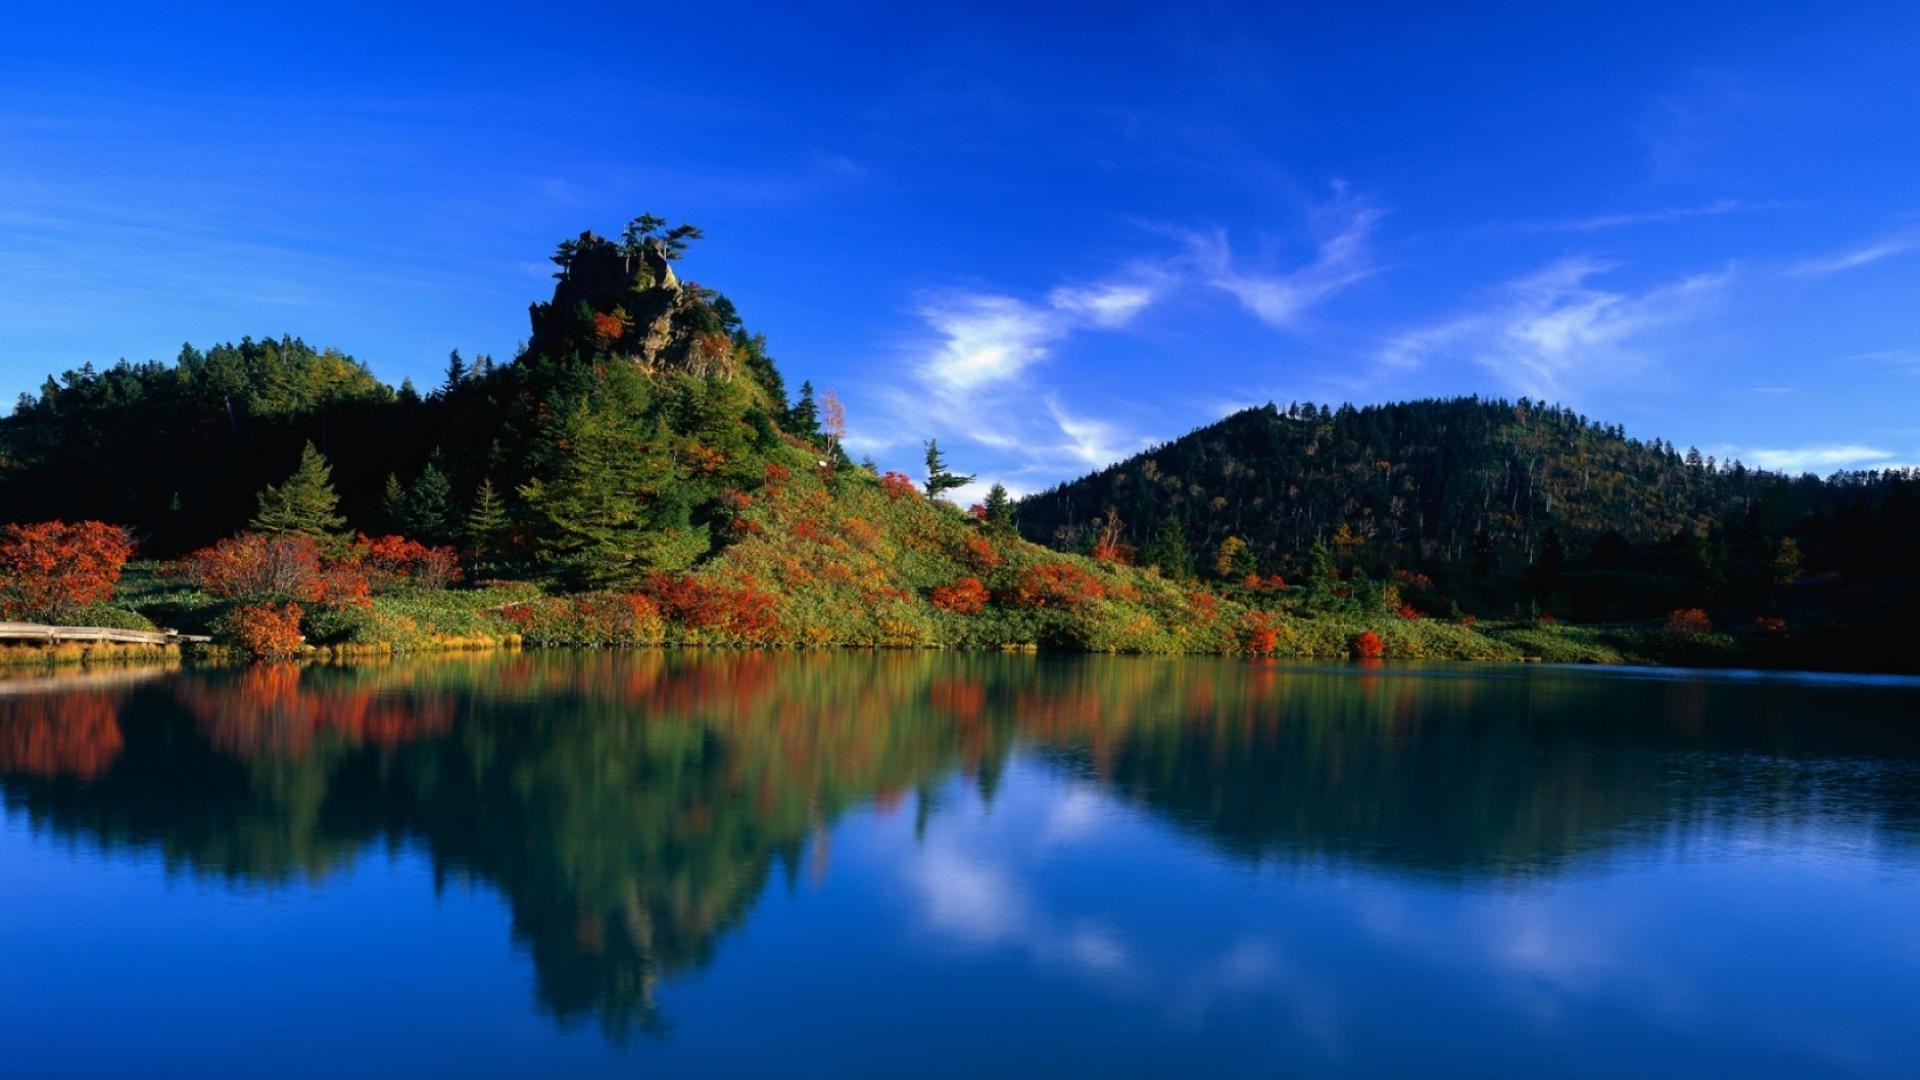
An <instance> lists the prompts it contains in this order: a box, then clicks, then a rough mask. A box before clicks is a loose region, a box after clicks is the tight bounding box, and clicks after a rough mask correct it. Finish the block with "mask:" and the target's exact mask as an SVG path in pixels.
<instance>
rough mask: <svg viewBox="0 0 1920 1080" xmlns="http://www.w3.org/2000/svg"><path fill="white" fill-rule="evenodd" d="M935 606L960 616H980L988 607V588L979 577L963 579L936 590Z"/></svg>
mask: <svg viewBox="0 0 1920 1080" xmlns="http://www.w3.org/2000/svg"><path fill="white" fill-rule="evenodd" d="M932 600H933V606H934V607H937V608H939V609H940V610H942V611H951V612H955V613H956V614H960V615H978V614H979V613H980V612H982V611H984V610H986V607H987V587H986V586H985V585H983V584H981V582H980V579H979V578H977V577H963V578H961V579H959V580H958V581H955V582H954V583H953V584H951V585H940V586H937V587H935V588H934V590H933V595H932Z"/></svg>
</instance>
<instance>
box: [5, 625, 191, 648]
mask: <svg viewBox="0 0 1920 1080" xmlns="http://www.w3.org/2000/svg"><path fill="white" fill-rule="evenodd" d="M211 640H213V639H212V638H208V637H201V636H198V635H194V634H182V633H180V632H179V631H178V630H117V629H115V628H113V627H111V626H43V625H41V624H39V623H16V622H0V641H24V642H33V643H40V644H47V645H57V644H61V643H63V642H89V641H91V642H107V643H112V644H116V645H179V644H182V643H184V642H189V641H211Z"/></svg>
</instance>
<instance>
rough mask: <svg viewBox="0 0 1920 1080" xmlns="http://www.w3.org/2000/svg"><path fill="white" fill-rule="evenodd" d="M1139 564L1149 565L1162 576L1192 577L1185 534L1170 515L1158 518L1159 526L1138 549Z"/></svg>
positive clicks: (1191, 554) (1189, 553)
mask: <svg viewBox="0 0 1920 1080" xmlns="http://www.w3.org/2000/svg"><path fill="white" fill-rule="evenodd" d="M1140 565H1142V566H1151V567H1154V568H1156V569H1158V570H1159V571H1160V574H1161V576H1162V577H1166V578H1171V579H1172V580H1174V581H1186V580H1187V579H1189V578H1191V577H1193V553H1192V552H1191V551H1188V550H1187V534H1186V532H1185V531H1184V530H1182V529H1181V528H1180V523H1179V522H1178V521H1176V520H1174V519H1173V518H1172V517H1164V518H1161V519H1160V527H1159V528H1157V529H1155V530H1154V531H1153V535H1152V536H1151V537H1149V538H1148V539H1147V543H1146V546H1145V547H1143V548H1141V549H1140Z"/></svg>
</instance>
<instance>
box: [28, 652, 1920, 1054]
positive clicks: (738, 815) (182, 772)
mask: <svg viewBox="0 0 1920 1080" xmlns="http://www.w3.org/2000/svg"><path fill="white" fill-rule="evenodd" d="M1914 702H1915V692H1914V691H1913V690H1912V689H1910V688H1873V687H1846V688H1839V689H1836V688H1824V689H1821V688H1815V687H1809V686H1804V685H1800V684H1792V683H1778V682H1766V683H1752V684H1742V683H1729V682H1714V683H1705V682H1698V681H1676V680H1663V679H1658V678H1616V679H1606V680H1597V679H1594V678H1592V677H1589V676H1585V675H1582V674H1578V673H1559V672H1551V671H1521V670H1518V669H1503V670H1500V671H1489V670H1485V669H1476V670H1473V671H1472V672H1471V674H1468V673H1467V672H1466V671H1465V670H1464V669H1459V668H1452V669H1448V668H1435V669H1432V670H1429V671H1418V670H1407V669H1381V670H1376V671H1365V670H1362V671H1360V672H1355V671H1353V670H1351V669H1349V670H1334V671H1329V670H1316V669H1311V668H1302V667H1293V666H1286V665H1273V664H1258V663H1241V662H1233V661H1224V660H1223V661H1195V660H1169V661H1154V660H1143V659H1106V658H1097V657H1092V658H1088V657H1065V656H1062V657H1052V656H1041V657H1003V656H981V655H939V654H925V653H879V654H841V653H821V654H769V653H752V652H736V653H719V654H698V653H690V652H661V651H656V652H633V653H607V652H602V653H573V654H563V653H531V654H504V655H497V656H488V657H479V658H475V657H448V658H442V659H429V660H420V661H409V662H404V663H394V664H390V665H384V666H378V665H376V666H354V667H340V668H329V667H307V668H295V667H277V668H276V667H253V668H247V669H244V670H237V671H230V672H229V671H213V672H199V671H196V672H182V673H176V674H171V675H167V676H165V677H162V678H158V679H153V680H149V681H144V682H129V681H126V680H124V679H116V678H114V677H107V678H106V679H104V680H102V679H99V678H95V677H88V676H79V677H74V678H71V679H68V680H65V681H62V682H60V683H48V684H45V685H30V684H18V683H0V795H3V796H4V799H5V802H6V804H7V807H8V811H9V813H18V814H24V815H25V816H26V817H27V818H28V820H29V821H30V822H31V823H32V825H33V827H34V828H36V829H42V830H49V831H51V832H53V833H54V834H56V835H60V836H62V837H69V838H74V839H79V840H83V841H85V842H88V843H92V844H95V845H98V846H100V847H101V848H104V849H109V850H115V849H133V850H139V851H145V852H156V853H158V855H159V856H160V857H162V858H163V859H164V860H165V862H166V863H167V865H168V866H169V867H172V868H176V869H179V870H182V871H186V872H191V873H194V874H198V875H207V876H213V877H219V878H225V879H229V880H232V881H236V882H245V883H251V884H267V885H274V884H282V883H292V882H298V881H302V880H311V879H316V878H321V877H324V876H325V875H327V874H328V873H330V872H332V871H334V870H336V869H339V868H342V867H344V866H347V865H349V864H350V863H351V862H352V861H353V860H354V859H356V858H357V857H358V856H359V855H360V854H361V853H362V852H365V851H368V850H370V849H372V848H374V847H375V846H376V844H378V843H381V842H384V843H386V844H401V843H417V844H419V845H420V846H421V848H422V849H423V850H424V851H425V852H426V853H427V855H428V857H429V858H430V860H431V864H432V866H433V867H434V871H435V874H436V876H437V877H438V878H439V879H441V880H442V881H447V880H469V881H480V882H485V883H488V884H490V885H491V886H492V887H495V888H498V889H499V890H500V891H501V892H502V893H503V894H504V895H505V897H506V898H507V900H508V902H509V905H510V907H511V910H512V912H513V931H514V935H515V938H516V940H518V941H519V942H520V943H521V944H522V945H523V946H524V947H525V948H526V949H527V950H528V951H529V953H530V954H531V956H532V958H533V961H534V968H535V973H536V981H537V994H538V998H539V1001H540V1002H541V1004H542V1006H543V1007H544V1008H545V1009H547V1010H549V1011H550V1012H551V1013H552V1014H553V1015H555V1016H556V1017H558V1018H559V1019H561V1020H562V1021H572V1020H576V1019H582V1018H586V1017H590V1016H593V1017H597V1018H598V1019H599V1021H600V1022H601V1024H602V1025H603V1026H604V1027H605V1029H606V1030H607V1031H608V1032H609V1033H610V1034H612V1035H614V1036H624V1035H625V1034H627V1033H628V1032H631V1031H633V1030H636V1029H646V1028H649V1027H651V1026H653V1025H655V1024H657V1023H658V1022H659V1014H658V1011H657V1008H656V1004H655V991H656V987H657V986H658V984H659V983H660V981H661V980H662V979H664V978H670V977H672V976H673V975H675V974H676V973H679V972H685V971H689V970H693V969H697V968H699V967H701V966H703V965H705V964H706V963H707V962H708V961H709V960H710V959H711V958H712V956H713V953H714V950H715V948H716V947H717V945H718V943H719V942H720V941H721V940H722V939H723V938H724V936H725V935H726V933H727V931H728V930H729V929H730V928H732V927H734V926H735V925H737V924H739V923H740V922H741V920H743V919H744V918H745V917H746V916H747V913H748V912H749V911H750V909H751V908H752V906H753V904H754V903H755V902H756V900H757V899H758V898H759V896H760V895H761V894H762V893H763V892H764V890H765V889H766V888H767V886H768V884H769V881H770V880H771V879H773V878H775V877H776V876H778V877H780V878H782V879H784V880H786V881H788V882H791V881H792V880H793V879H794V878H795V877H796V876H797V875H798V874H800V873H801V872H802V871H803V869H804V863H805V860H806V859H807V858H808V856H809V848H810V845H814V844H815V841H814V838H815V837H816V836H818V835H819V834H822V833H824V831H825V830H827V829H828V828H830V827H831V826H832V824H833V823H834V822H835V821H836V820H837V819H838V818H839V817H840V816H841V815H843V814H844V813H846V812H847V811H848V810H849V809H853V808H858V807H862V806H870V805H871V806H879V807H882V808H891V807H894V806H896V805H900V804H903V803H905V802H907V801H908V800H911V801H912V803H913V805H914V807H915V808H916V812H917V814H918V815H919V824H920V827H922V828H928V827H937V822H936V823H934V824H931V825H930V824H929V819H930V818H931V817H932V815H933V814H934V812H935V807H937V805H938V801H939V800H938V798H937V796H936V792H937V791H938V790H939V789H941V788H944V787H945V786H946V785H948V784H949V783H951V782H952V781H953V780H954V779H955V778H956V777H963V778H965V780H966V782H968V783H971V784H972V785H974V786H976V787H977V788H978V790H979V791H980V793H981V794H982V796H983V797H984V798H986V799H989V800H991V799H992V798H993V797H994V793H995V791H996V790H997V788H998V786H999V785H1000V783H1001V781H1002V778H1003V776H1004V775H1005V772H1006V769H1007V767H1008V765H1009V763H1010V762H1011V761H1012V759H1013V757H1014V755H1015V752H1016V749H1022V750H1025V751H1028V752H1031V753H1032V754H1033V755H1034V756H1035V757H1036V759H1037V760H1039V761H1041V762H1043V763H1045V765H1046V767H1048V768H1050V769H1053V770H1056V771H1057V772H1059V773H1062V774H1066V775H1071V776H1075V777H1079V778H1082V779H1084V781H1085V782H1087V783H1091V784H1094V785H1096V786H1097V787H1099V788H1100V789H1101V790H1104V791H1106V792H1107V793H1109V794H1110V795H1112V796H1113V797H1115V798H1118V799H1122V800H1125V801H1126V802H1128V803H1129V804H1132V805H1135V806H1138V807H1141V808H1143V809H1144V810H1145V811H1146V812H1148V813H1149V814H1150V815H1151V816H1152V817H1154V818H1155V819H1156V820H1161V821H1164V822H1167V823H1169V824H1170V825H1171V826H1172V827H1175V828H1178V829H1180V830H1182V831H1184V832H1187V833H1189V834H1191V835H1194V836H1196V837H1199V838H1201V839H1202V840H1203V841H1204V842H1205V843H1207V844H1209V845H1212V846H1214V847H1215V848H1217V849H1219V850H1221V851H1224V852H1227V853H1229V854H1231V855H1232V856H1234V857H1236V858H1241V859H1246V860H1278V861H1290V862H1302V863H1332V864H1343V863H1350V864H1357V865H1362V866H1366V867H1368V868H1371V869H1375V870H1385V871H1388V872H1396V873H1412V874H1422V875H1434V876H1439V877H1443V878H1452V879H1462V880H1464V879H1485V878H1489V877H1500V876H1511V875H1518V874H1544V873H1553V872H1555V871H1556V870H1557V869H1558V868H1561V867H1563V866H1565V865H1567V864H1568V863H1569V862H1570V861H1571V860H1573V859H1576V858H1579V857H1581V856H1582V855H1584V854H1588V853H1593V852H1599V851H1604V850H1605V849H1607V848H1609V847H1612V846H1615V845H1619V844H1622V843H1626V842H1637V841H1638V840H1640V839H1643V838H1647V837H1659V836H1662V835H1666V834H1671V833H1674V832H1676V831H1678V832H1680V833H1682V834H1686V833H1688V832H1697V831H1699V830H1704V829H1714V828H1722V827H1725V828H1732V827H1736V826H1746V825H1752V824H1759V825H1762V826H1776V825H1795V824H1814V825H1817V824H1821V823H1825V822H1829V821H1835V820H1844V821H1846V822H1848V823H1851V824H1864V825H1866V826H1867V827H1869V828H1872V829H1875V830H1877V831H1878V832H1880V833H1881V834H1882V835H1883V836H1885V837H1887V838H1889V840H1890V842H1901V843H1910V842H1912V841H1913V840H1914V839H1915V837H1916V836H1920V734H1917V733H1916V732H1915V730H1914V729H1913V726H1912V724H1911V719H1910V714H1911V712H1912V709H1913V705H1914ZM823 855H824V852H823V850H822V849H821V848H820V847H818V846H817V845H816V846H814V847H813V849H812V856H813V857H814V858H816V859H818V858H821V857H823Z"/></svg>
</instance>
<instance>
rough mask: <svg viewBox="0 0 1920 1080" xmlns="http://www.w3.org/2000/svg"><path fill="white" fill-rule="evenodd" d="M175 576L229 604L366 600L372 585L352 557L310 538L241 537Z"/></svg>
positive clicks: (205, 552)
mask: <svg viewBox="0 0 1920 1080" xmlns="http://www.w3.org/2000/svg"><path fill="white" fill-rule="evenodd" d="M174 572H175V575H176V576H178V577H180V578H182V579H184V580H186V581H188V582H190V583H192V584H194V585H197V586H199V587H200V588H202V589H205V590H206V591H208V592H210V593H212V594H213V595H215V596H218V597H220V598H221V599H224V600H265V599H283V600H298V601H305V602H308V603H359V602H364V601H365V600H366V598H367V594H368V593H369V592H370V591H371V587H370V585H369V583H368V581H367V576H366V574H365V573H364V572H363V571H362V570H361V569H360V567H359V566H357V565H355V564H354V563H353V562H352V561H351V560H348V559H334V558H329V557H326V556H323V555H322V553H321V551H320V545H319V544H318V543H317V542H315V541H314V539H313V538H312V537H310V536H301V535H299V534H296V533H281V534H278V535H267V534H265V533H241V534H240V535H238V536H231V537H228V538H227V539H225V540H222V541H220V542H219V543H216V544H214V545H213V546H212V547H207V548H201V549H200V550H199V551H196V552H194V553H193V554H191V555H189V556H187V557H186V558H185V559H183V560H181V562H180V563H178V564H177V565H176V566H175V568H174Z"/></svg>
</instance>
